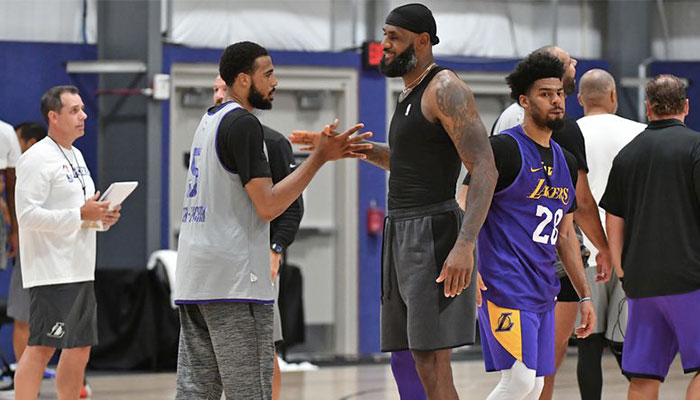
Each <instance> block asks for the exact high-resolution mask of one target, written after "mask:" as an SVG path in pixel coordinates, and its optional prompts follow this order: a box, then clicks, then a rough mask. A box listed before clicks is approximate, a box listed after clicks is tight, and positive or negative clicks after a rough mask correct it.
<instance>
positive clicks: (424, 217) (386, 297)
mask: <svg viewBox="0 0 700 400" xmlns="http://www.w3.org/2000/svg"><path fill="white" fill-rule="evenodd" d="M461 225H462V210H460V209H459V206H458V205H457V203H456V202H455V201H454V200H451V201H447V202H443V203H438V204H434V205H430V206H426V207H415V208H408V209H399V210H389V217H388V218H387V220H386V222H385V224H384V243H383V254H382V306H381V349H382V351H400V350H408V349H410V350H439V349H447V348H454V347H459V346H463V345H467V344H472V343H474V334H475V321H476V297H475V296H476V291H475V289H474V288H475V287H476V284H475V282H476V267H475V268H474V272H473V275H472V279H471V282H472V283H471V284H470V285H469V288H467V290H465V291H464V292H462V294H461V295H459V296H456V297H451V298H447V297H445V295H444V287H443V284H442V283H440V284H438V283H435V279H436V278H437V277H438V276H439V275H440V271H441V270H442V266H443V263H444V262H445V259H446V258H447V255H448V254H449V253H450V250H452V247H453V246H454V243H455V240H456V239H457V235H458V233H459V230H460V227H461Z"/></svg>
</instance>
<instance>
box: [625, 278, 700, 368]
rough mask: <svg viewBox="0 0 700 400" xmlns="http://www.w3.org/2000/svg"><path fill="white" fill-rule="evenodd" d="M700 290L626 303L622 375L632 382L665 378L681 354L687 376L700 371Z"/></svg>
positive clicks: (633, 300)
mask: <svg viewBox="0 0 700 400" xmlns="http://www.w3.org/2000/svg"><path fill="white" fill-rule="evenodd" d="M698 304H700V290H696V291H693V292H689V293H683V294H674V295H669V296H654V297H642V298H637V299H630V298H628V299H627V305H628V306H629V319H628V321H627V335H626V336H625V345H624V349H623V351H622V371H623V373H624V374H625V375H627V377H629V378H645V379H658V380H660V381H661V382H663V381H664V378H666V374H667V373H668V368H669V367H670V366H671V363H673V359H674V358H675V357H676V354H677V353H678V352H679V351H680V353H681V363H682V364H683V370H684V371H685V373H691V372H695V371H700V319H698V318H697V316H696V315H695V314H696V312H695V310H696V307H697V306H698Z"/></svg>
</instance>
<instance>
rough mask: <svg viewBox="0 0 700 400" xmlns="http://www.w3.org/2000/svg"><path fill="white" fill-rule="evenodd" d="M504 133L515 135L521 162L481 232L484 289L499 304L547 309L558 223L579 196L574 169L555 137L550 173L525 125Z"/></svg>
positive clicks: (553, 286) (553, 290)
mask: <svg viewBox="0 0 700 400" xmlns="http://www.w3.org/2000/svg"><path fill="white" fill-rule="evenodd" d="M502 134H508V135H510V136H512V137H513V138H514V139H515V140H516V141H517V143H518V147H519V148H520V155H521V159H522V165H521V167H520V173H519V174H518V176H517V178H516V179H515V181H513V183H512V184H511V185H510V186H508V187H507V188H505V189H503V190H501V191H499V192H497V193H495V194H494V195H493V201H492V202H491V207H490V208H489V211H488V214H487V216H486V221H485V222H484V225H483V227H482V228H481V231H480V232H479V239H478V242H477V247H478V253H477V254H478V268H479V272H480V273H481V276H482V278H483V280H484V284H485V285H486V287H487V288H488V289H487V290H486V291H485V292H482V294H483V296H484V298H485V299H487V300H490V301H491V302H492V303H494V304H496V305H498V306H500V307H507V308H514V309H518V310H525V311H531V312H544V311H548V310H551V308H552V307H553V306H554V302H555V298H556V295H557V293H558V292H559V279H558V278H557V276H556V273H555V268H554V262H555V261H556V259H557V255H556V243H557V239H558V237H559V224H560V223H561V220H562V218H564V215H565V214H566V213H567V211H568V210H569V208H571V206H572V205H573V203H574V198H575V193H574V187H573V184H572V181H571V173H570V171H569V167H568V165H567V163H566V157H565V156H564V153H563V151H562V149H561V147H559V145H558V144H557V143H556V142H555V141H553V140H550V141H549V143H550V146H551V147H552V151H553V159H554V163H553V166H552V169H551V175H550V174H549V173H548V172H547V168H543V166H542V158H541V156H540V153H539V151H538V149H537V146H536V145H535V143H534V142H533V141H532V140H531V139H530V138H528V137H527V136H526V135H525V132H524V131H523V129H522V126H520V125H517V126H515V127H513V128H511V129H507V130H505V131H503V132H502Z"/></svg>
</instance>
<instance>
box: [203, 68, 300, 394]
mask: <svg viewBox="0 0 700 400" xmlns="http://www.w3.org/2000/svg"><path fill="white" fill-rule="evenodd" d="M225 98H226V82H224V80H223V79H221V76H218V75H217V77H216V79H215V80H214V98H213V99H214V105H216V106H220V105H221V104H223V102H224V99H225ZM263 139H264V141H265V148H266V149H267V158H268V161H269V163H270V172H271V174H272V176H271V177H272V183H278V182H279V181H281V180H282V179H284V178H285V177H287V175H289V174H291V173H292V171H294V169H295V168H296V161H295V159H294V152H293V151H292V146H291V144H289V141H288V140H287V138H285V137H284V136H283V135H282V134H281V133H279V132H277V131H276V130H274V129H272V128H270V127H268V126H265V125H263ZM303 216H304V199H303V198H302V196H299V198H297V199H296V201H294V202H293V203H292V204H291V205H290V206H289V207H288V208H287V209H286V210H284V212H283V213H282V214H281V215H280V216H279V217H277V218H275V219H273V220H272V221H270V272H271V273H270V277H271V278H272V280H273V281H274V285H275V304H274V318H273V322H274V323H273V325H274V329H273V331H272V341H273V343H275V345H277V344H279V343H280V342H282V341H283V340H284V337H283V336H282V317H281V315H280V307H279V296H280V286H279V283H280V278H279V270H280V266H281V265H282V263H283V260H282V254H283V253H284V251H285V249H286V248H287V247H289V245H290V244H292V242H294V237H295V236H296V234H297V231H298V230H299V224H300V223H301V218H302V217H303ZM281 386H282V375H281V373H280V367H279V361H278V356H277V349H275V357H274V375H273V376H272V400H277V399H278V398H279V393H280V388H281Z"/></svg>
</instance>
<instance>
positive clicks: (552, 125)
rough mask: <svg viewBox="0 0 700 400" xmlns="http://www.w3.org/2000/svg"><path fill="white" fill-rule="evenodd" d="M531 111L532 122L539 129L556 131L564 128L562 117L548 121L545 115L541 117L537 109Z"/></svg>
mask: <svg viewBox="0 0 700 400" xmlns="http://www.w3.org/2000/svg"><path fill="white" fill-rule="evenodd" d="M533 111H534V112H533V113H532V120H533V121H534V122H535V124H536V125H537V126H539V127H541V128H544V127H546V128H547V129H550V130H552V131H555V130H557V129H561V128H562V127H563V126H564V117H561V118H554V119H549V118H547V114H545V115H544V116H543V115H542V114H541V113H540V110H539V109H536V110H533Z"/></svg>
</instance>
